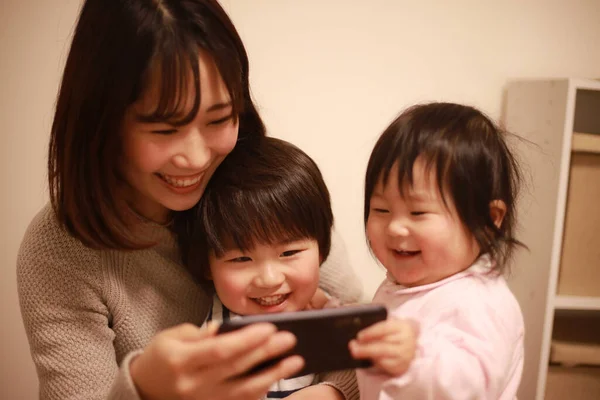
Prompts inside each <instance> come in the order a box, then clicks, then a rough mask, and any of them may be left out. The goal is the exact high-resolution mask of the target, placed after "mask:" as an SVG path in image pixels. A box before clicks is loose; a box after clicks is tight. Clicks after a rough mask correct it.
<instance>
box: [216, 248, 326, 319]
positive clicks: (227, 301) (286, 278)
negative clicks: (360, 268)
mask: <svg viewBox="0 0 600 400" xmlns="http://www.w3.org/2000/svg"><path fill="white" fill-rule="evenodd" d="M320 264H321V258H320V254H319V245H318V243H317V241H316V240H314V239H301V240H296V241H292V242H286V243H278V244H257V245H256V246H254V248H252V249H251V250H249V251H245V252H243V251H241V250H239V249H232V250H228V251H226V252H225V253H224V254H223V256H222V257H216V256H215V255H214V254H211V256H210V272H211V279H212V280H213V283H214V285H215V289H216V291H217V295H218V296H219V299H220V300H221V302H222V303H223V304H224V305H225V306H226V307H227V308H228V309H230V310H231V311H233V312H234V313H236V314H239V315H253V314H265V313H276V312H283V311H299V310H303V309H304V308H306V306H307V305H308V303H309V302H310V300H311V298H312V297H313V295H314V294H315V291H316V290H317V287H318V284H319V267H320Z"/></svg>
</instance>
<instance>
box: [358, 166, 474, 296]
mask: <svg viewBox="0 0 600 400" xmlns="http://www.w3.org/2000/svg"><path fill="white" fill-rule="evenodd" d="M423 164H424V163H423V162H421V161H420V159H418V158H417V161H416V162H415V165H414V168H413V175H414V176H413V184H412V186H407V187H406V190H405V191H404V193H401V192H400V190H399V188H398V170H397V167H396V166H394V167H392V170H391V171H390V175H389V177H388V179H387V181H386V182H382V181H380V182H379V183H378V184H377V185H376V186H375V190H374V191H373V195H372V196H371V201H370V211H369V217H368V220H367V236H368V238H369V242H370V244H371V249H372V250H373V253H374V254H375V256H376V257H377V259H378V260H379V261H380V262H381V264H383V266H384V267H385V268H386V269H387V270H388V272H389V273H390V274H391V275H392V276H393V277H394V279H395V280H396V281H397V282H398V283H399V284H401V285H404V286H419V285H425V284H428V283H433V282H437V281H439V280H442V279H444V278H446V277H448V276H451V275H454V274H455V273H457V272H460V271H462V270H464V269H466V268H467V267H468V266H469V265H471V264H472V263H473V261H474V260H475V259H476V258H477V256H478V254H479V246H478V245H477V242H476V241H475V239H474V238H473V237H472V235H470V234H469V233H468V231H467V230H466V229H465V228H464V226H463V225H462V223H461V222H460V219H459V218H458V216H457V213H456V210H455V209H454V205H453V203H452V202H451V200H452V199H449V198H447V199H446V201H447V204H445V203H444V201H443V199H442V197H441V195H440V193H439V190H438V185H437V182H436V180H435V175H434V174H432V172H433V170H427V169H426V168H425V166H424V165H423Z"/></svg>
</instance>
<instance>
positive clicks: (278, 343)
mask: <svg viewBox="0 0 600 400" xmlns="http://www.w3.org/2000/svg"><path fill="white" fill-rule="evenodd" d="M295 344H296V337H295V336H294V335H293V334H291V333H289V332H277V333H275V334H273V335H272V336H270V337H269V338H268V340H267V341H266V342H265V343H263V344H261V345H259V346H257V347H254V348H250V349H249V350H248V351H247V352H245V353H239V354H237V355H236V357H232V358H230V359H229V360H227V362H222V363H219V364H213V365H212V366H210V367H209V370H208V371H206V372H207V375H209V376H210V377H211V378H212V379H217V380H220V379H230V378H232V377H235V376H238V375H240V374H243V373H244V372H247V371H248V370H250V369H251V368H252V367H255V366H256V365H258V364H260V363H263V362H265V361H268V360H271V359H273V358H276V357H280V356H281V355H283V354H285V353H286V352H287V351H289V350H291V349H292V348H293V347H294V346H295Z"/></svg>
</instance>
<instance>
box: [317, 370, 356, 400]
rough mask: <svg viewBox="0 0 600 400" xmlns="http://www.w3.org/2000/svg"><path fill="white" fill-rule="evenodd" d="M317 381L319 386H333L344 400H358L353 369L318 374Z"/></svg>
mask: <svg viewBox="0 0 600 400" xmlns="http://www.w3.org/2000/svg"><path fill="white" fill-rule="evenodd" d="M319 381H320V382H319V383H320V384H323V385H329V386H333V387H334V388H336V389H337V390H339V391H340V392H341V393H342V395H343V396H344V398H345V399H346V400H358V399H359V398H360V393H359V392H358V384H357V382H356V373H355V372H354V370H353V369H347V370H342V371H334V372H327V373H324V374H320V375H319Z"/></svg>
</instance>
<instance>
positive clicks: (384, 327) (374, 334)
mask: <svg viewBox="0 0 600 400" xmlns="http://www.w3.org/2000/svg"><path fill="white" fill-rule="evenodd" d="M410 328H411V325H409V323H407V322H406V321H403V320H399V319H395V318H390V319H387V320H385V321H381V322H378V323H376V324H373V325H371V326H370V327H368V328H366V329H363V330H362V331H360V332H359V333H358V335H357V339H358V341H360V342H369V341H373V340H382V339H384V338H386V337H387V336H392V335H398V336H403V334H404V332H405V331H406V330H407V329H410Z"/></svg>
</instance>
